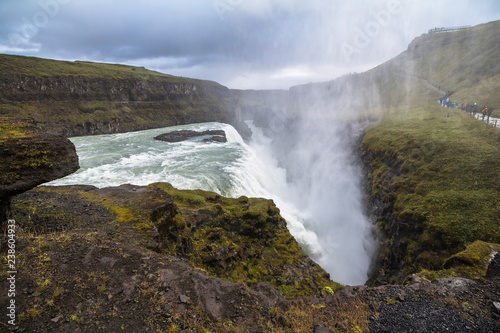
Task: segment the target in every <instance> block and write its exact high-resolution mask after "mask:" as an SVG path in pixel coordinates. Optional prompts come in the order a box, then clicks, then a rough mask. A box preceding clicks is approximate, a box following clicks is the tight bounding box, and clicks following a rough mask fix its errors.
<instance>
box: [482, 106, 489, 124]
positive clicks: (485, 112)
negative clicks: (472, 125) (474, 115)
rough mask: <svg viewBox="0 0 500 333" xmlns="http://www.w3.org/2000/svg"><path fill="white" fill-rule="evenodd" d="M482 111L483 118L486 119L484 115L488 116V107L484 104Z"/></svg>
mask: <svg viewBox="0 0 500 333" xmlns="http://www.w3.org/2000/svg"><path fill="white" fill-rule="evenodd" d="M481 113H482V114H483V118H482V119H481V120H483V121H484V117H486V115H487V114H488V108H487V107H486V105H485V106H483V109H482V110H481Z"/></svg>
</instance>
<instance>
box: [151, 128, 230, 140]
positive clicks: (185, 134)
mask: <svg viewBox="0 0 500 333" xmlns="http://www.w3.org/2000/svg"><path fill="white" fill-rule="evenodd" d="M205 135H211V136H212V137H211V138H208V139H204V140H203V141H204V142H227V138H226V133H225V132H224V131H223V130H207V131H203V132H197V131H191V130H180V131H174V132H169V133H164V134H160V135H158V136H155V138H154V139H155V140H160V141H165V142H181V141H185V140H188V139H190V138H194V137H198V136H205Z"/></svg>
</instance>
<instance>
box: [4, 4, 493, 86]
mask: <svg viewBox="0 0 500 333" xmlns="http://www.w3.org/2000/svg"><path fill="white" fill-rule="evenodd" d="M499 7H500V5H499V4H498V2H497V1H494V0H491V1H482V2H481V3H478V2H477V1H468V0H458V1H452V0H442V1H419V2H416V1H412V0H375V1H362V0H352V1H327V0H311V1H298V0H274V1H271V0H252V1H251V0H187V1H182V2H181V1H172V0H171V1H160V0H149V1H143V2H138V1H129V0H122V1H116V0H85V1H84V0H38V1H37V0H26V1H17V0H3V1H2V3H1V4H0V22H1V23H0V52H4V53H14V54H26V55H34V56H40V57H48V58H56V59H69V60H73V59H82V60H92V61H106V62H120V63H129V64H135V65H141V66H146V67H148V68H151V69H156V70H160V71H165V72H168V73H172V74H176V75H182V76H194V77H198V78H204V79H212V80H215V81H218V82H220V83H222V84H225V85H229V86H231V87H238V88H240V87H242V88H259V87H265V88H273V87H278V88H286V87H288V86H290V85H292V84H298V83H307V82H310V81H317V80H327V79H332V78H335V77H336V76H339V75H342V74H345V73H348V72H353V71H360V70H365V69H368V68H369V67H370V66H373V65H376V64H378V63H380V62H382V61H385V60H387V59H389V58H390V57H392V56H395V55H396V54H398V53H399V52H401V51H403V50H404V49H405V48H406V46H407V44H408V43H409V42H410V41H411V40H412V39H413V38H414V37H417V36H418V35H420V34H422V33H424V32H426V31H427V30H428V29H430V28H433V27H435V26H450V25H451V26H453V25H464V24H478V23H483V22H487V21H491V20H495V19H498V18H499V16H500V8H499Z"/></svg>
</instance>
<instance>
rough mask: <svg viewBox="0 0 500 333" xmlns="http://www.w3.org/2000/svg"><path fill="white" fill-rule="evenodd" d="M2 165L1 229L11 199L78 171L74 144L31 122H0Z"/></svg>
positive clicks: (2, 120) (14, 119) (4, 119)
mask: <svg viewBox="0 0 500 333" xmlns="http://www.w3.org/2000/svg"><path fill="white" fill-rule="evenodd" d="M0 161H1V163H0V225H1V224H3V223H5V221H6V219H7V218H8V212H9V200H10V198H11V197H12V196H14V195H16V194H19V193H22V192H24V191H27V190H29V189H32V188H33V187H35V186H38V185H40V184H43V183H45V182H49V181H51V180H54V179H58V178H62V177H64V176H66V175H69V174H71V173H73V172H75V171H76V170H78V168H79V164H78V156H77V155H76V150H75V146H74V145H73V144H72V143H71V141H69V140H68V139H66V138H64V137H63V136H61V135H55V134H48V133H43V132H41V131H40V130H39V128H37V126H36V125H35V123H34V121H33V120H31V119H16V118H0Z"/></svg>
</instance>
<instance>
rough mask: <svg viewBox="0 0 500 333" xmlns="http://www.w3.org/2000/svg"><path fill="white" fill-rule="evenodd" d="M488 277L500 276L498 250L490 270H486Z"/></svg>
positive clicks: (499, 253)
mask: <svg viewBox="0 0 500 333" xmlns="http://www.w3.org/2000/svg"><path fill="white" fill-rule="evenodd" d="M486 277H487V278H493V277H500V252H497V254H496V255H495V256H494V257H493V259H491V261H490V264H489V266H488V271H487V272H486Z"/></svg>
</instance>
